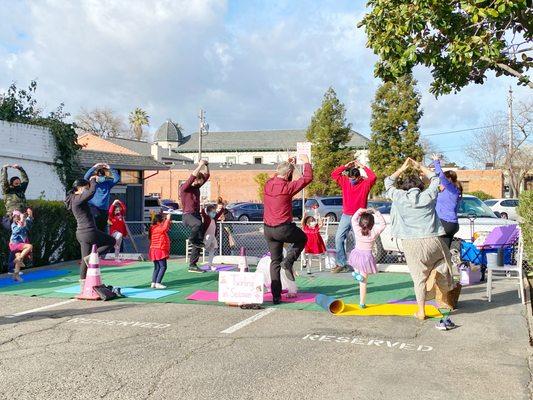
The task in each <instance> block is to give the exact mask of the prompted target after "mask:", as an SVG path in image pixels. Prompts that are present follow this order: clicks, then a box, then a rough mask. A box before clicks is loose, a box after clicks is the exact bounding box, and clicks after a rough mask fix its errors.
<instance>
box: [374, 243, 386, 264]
mask: <svg viewBox="0 0 533 400" xmlns="http://www.w3.org/2000/svg"><path fill="white" fill-rule="evenodd" d="M372 254H373V256H374V259H375V260H376V262H377V263H380V262H383V260H384V259H385V256H386V255H387V252H386V251H385V249H384V248H383V243H381V238H379V237H378V238H377V239H376V240H375V242H374V245H373V246H372Z"/></svg>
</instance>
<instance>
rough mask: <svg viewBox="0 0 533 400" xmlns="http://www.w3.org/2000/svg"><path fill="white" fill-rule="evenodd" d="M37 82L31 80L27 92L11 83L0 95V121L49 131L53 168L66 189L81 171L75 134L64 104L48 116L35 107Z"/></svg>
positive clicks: (78, 147)
mask: <svg viewBox="0 0 533 400" xmlns="http://www.w3.org/2000/svg"><path fill="white" fill-rule="evenodd" d="M36 90H37V82H35V81H32V82H31V83H30V85H29V86H28V88H27V89H19V88H17V86H16V85H15V84H14V83H13V84H12V85H11V86H10V87H9V88H8V90H7V92H5V93H0V120H4V121H9V122H19V123H23V124H30V125H38V126H42V127H44V128H48V129H49V130H50V132H51V134H52V136H53V137H54V140H55V145H56V150H57V152H56V156H55V160H54V161H55V164H54V166H55V169H56V172H57V174H58V176H59V179H60V180H61V182H62V183H63V185H65V187H66V188H69V187H70V185H71V184H72V182H73V181H74V179H76V178H77V175H78V174H79V171H80V166H79V164H78V158H77V155H78V150H79V149H81V146H79V145H78V135H77V134H76V132H75V130H74V125H73V124H71V123H67V122H65V120H66V119H67V118H68V117H69V116H70V114H68V113H66V112H65V111H64V110H63V104H60V105H59V107H58V108H57V109H56V110H55V111H52V112H51V113H50V114H48V115H44V114H43V113H42V111H41V109H40V108H39V107H38V105H37V100H36V99H35V97H34V96H35V91H36Z"/></svg>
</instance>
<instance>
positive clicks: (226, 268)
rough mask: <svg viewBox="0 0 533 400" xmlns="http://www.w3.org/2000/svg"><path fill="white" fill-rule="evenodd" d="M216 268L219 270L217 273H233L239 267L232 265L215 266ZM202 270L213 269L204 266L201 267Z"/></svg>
mask: <svg viewBox="0 0 533 400" xmlns="http://www.w3.org/2000/svg"><path fill="white" fill-rule="evenodd" d="M214 266H215V267H216V268H217V269H216V272H219V271H233V270H234V269H236V268H237V265H232V264H215V265H214ZM200 269H201V270H202V271H211V268H210V267H209V265H202V266H201V267H200ZM214 272H215V271H214Z"/></svg>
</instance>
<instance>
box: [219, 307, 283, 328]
mask: <svg viewBox="0 0 533 400" xmlns="http://www.w3.org/2000/svg"><path fill="white" fill-rule="evenodd" d="M274 311H276V309H275V308H266V309H264V310H263V311H261V312H260V313H257V314H255V315H252V316H251V317H250V318H246V319H245V320H243V321H241V322H239V323H238V324H235V325H233V326H230V327H229V328H227V329H224V330H223V331H221V332H220V333H226V334H231V333H233V332H236V331H238V330H239V329H241V328H244V327H245V326H247V325H250V324H251V323H252V322H255V321H257V320H258V319H261V318H263V317H266V316H267V315H268V314H270V313H273V312H274Z"/></svg>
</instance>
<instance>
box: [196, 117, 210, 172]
mask: <svg viewBox="0 0 533 400" xmlns="http://www.w3.org/2000/svg"><path fill="white" fill-rule="evenodd" d="M198 119H199V120H200V125H199V128H198V162H200V160H201V159H202V138H203V137H204V136H206V135H207V134H208V133H209V124H208V123H206V122H205V111H204V110H202V109H200V113H199V114H198Z"/></svg>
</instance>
